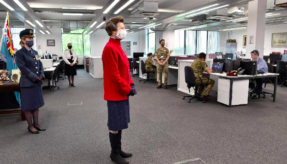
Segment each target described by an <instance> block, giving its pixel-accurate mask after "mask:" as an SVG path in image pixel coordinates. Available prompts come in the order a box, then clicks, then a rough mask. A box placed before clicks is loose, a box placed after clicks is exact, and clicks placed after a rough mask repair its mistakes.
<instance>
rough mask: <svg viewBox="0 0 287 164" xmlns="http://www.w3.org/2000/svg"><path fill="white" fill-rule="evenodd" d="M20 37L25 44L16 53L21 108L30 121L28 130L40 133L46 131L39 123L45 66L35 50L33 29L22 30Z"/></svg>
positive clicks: (42, 101) (42, 100)
mask: <svg viewBox="0 0 287 164" xmlns="http://www.w3.org/2000/svg"><path fill="white" fill-rule="evenodd" d="M20 38H21V41H22V43H23V44H24V46H23V47H22V49H20V50H19V51H17V53H16V63H17V65H18V67H19V69H20V71H21V79H20V88H21V110H22V111H23V112H24V113H25V117H26V119H27V122H28V131H29V132H30V133H32V134H39V131H45V130H46V129H45V128H42V127H41V126H40V125H39V123H38V117H39V108H41V107H42V106H44V97H43V92H42V84H43V79H44V78H45V75H44V68H43V65H42V62H41V61H40V56H39V55H38V52H37V51H35V50H33V49H32V47H33V45H34V40H33V38H34V35H33V30H32V29H26V30H23V31H21V32H20Z"/></svg>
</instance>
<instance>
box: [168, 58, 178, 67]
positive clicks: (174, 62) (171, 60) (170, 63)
mask: <svg viewBox="0 0 287 164" xmlns="http://www.w3.org/2000/svg"><path fill="white" fill-rule="evenodd" d="M168 64H169V65H176V64H177V56H170V57H169V59H168Z"/></svg>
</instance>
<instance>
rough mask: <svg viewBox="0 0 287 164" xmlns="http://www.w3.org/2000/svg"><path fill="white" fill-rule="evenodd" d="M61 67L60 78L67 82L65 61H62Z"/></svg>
mask: <svg viewBox="0 0 287 164" xmlns="http://www.w3.org/2000/svg"><path fill="white" fill-rule="evenodd" d="M59 65H60V68H59V78H61V79H63V80H65V79H66V76H65V61H64V60H62V61H61V62H60V64H59Z"/></svg>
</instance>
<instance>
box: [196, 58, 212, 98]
mask: <svg viewBox="0 0 287 164" xmlns="http://www.w3.org/2000/svg"><path fill="white" fill-rule="evenodd" d="M205 60H206V54H205V53H200V54H199V57H198V59H196V60H194V62H193V63H192V64H191V68H192V69H193V72H194V76H195V78H196V80H195V82H196V83H201V80H200V78H201V79H202V82H203V83H207V81H208V79H207V78H202V73H203V72H207V73H208V74H211V73H212V69H210V68H208V67H207V64H206V62H205ZM214 83H215V82H214V80H212V79H210V80H209V82H208V86H207V87H206V88H205V89H204V91H203V92H202V90H203V87H202V86H199V87H198V91H197V93H198V94H201V95H202V96H201V97H202V99H204V100H205V101H208V97H207V96H208V93H209V92H210V90H211V88H212V87H213V85H214Z"/></svg>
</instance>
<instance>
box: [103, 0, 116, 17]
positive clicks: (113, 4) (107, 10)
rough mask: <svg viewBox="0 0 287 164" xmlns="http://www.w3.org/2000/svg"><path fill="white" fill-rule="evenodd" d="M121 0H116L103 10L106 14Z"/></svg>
mask: <svg viewBox="0 0 287 164" xmlns="http://www.w3.org/2000/svg"><path fill="white" fill-rule="evenodd" d="M119 1H120V0H114V2H113V3H112V4H110V6H109V7H108V8H107V9H106V10H105V11H104V12H103V13H104V14H107V13H108V12H109V11H110V10H111V9H112V8H113V7H114V6H115V5H116V4H117V3H118V2H119Z"/></svg>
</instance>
